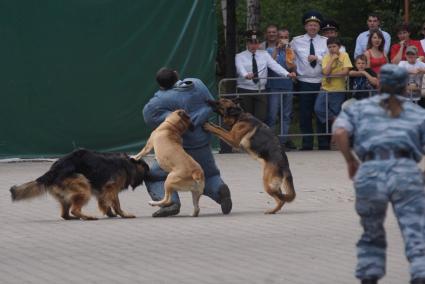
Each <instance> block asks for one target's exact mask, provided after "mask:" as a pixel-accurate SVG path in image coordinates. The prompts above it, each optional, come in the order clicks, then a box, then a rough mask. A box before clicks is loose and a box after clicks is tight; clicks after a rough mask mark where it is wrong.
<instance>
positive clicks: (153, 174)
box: [145, 145, 224, 204]
mask: <svg viewBox="0 0 425 284" xmlns="http://www.w3.org/2000/svg"><path fill="white" fill-rule="evenodd" d="M185 151H186V152H187V153H188V154H189V155H190V156H192V158H193V159H194V160H195V161H196V162H198V163H199V165H200V166H201V167H202V169H203V170H204V175H205V188H204V195H206V196H208V197H210V198H211V199H213V200H214V201H215V202H217V203H219V201H220V194H219V190H220V186H221V185H223V184H224V181H223V180H222V179H221V177H220V171H219V170H218V168H217V166H216V164H215V161H214V157H213V154H212V152H211V148H210V146H209V145H208V146H204V147H202V148H198V149H185ZM167 175H168V173H167V172H165V171H163V170H162V169H161V168H160V167H159V165H158V163H157V162H156V161H155V162H154V164H153V165H151V166H150V171H149V177H148V180H147V181H146V182H145V183H146V187H147V189H148V193H149V195H150V196H151V198H152V200H155V201H157V200H161V199H162V198H163V197H164V182H165V179H166V178H167ZM171 200H172V201H173V203H178V204H180V199H179V196H178V194H177V192H173V195H172V197H171Z"/></svg>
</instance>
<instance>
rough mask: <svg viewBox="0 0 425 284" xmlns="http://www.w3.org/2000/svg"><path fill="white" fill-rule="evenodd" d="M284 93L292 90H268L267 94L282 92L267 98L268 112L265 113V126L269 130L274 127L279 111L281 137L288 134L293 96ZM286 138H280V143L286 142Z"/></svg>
mask: <svg viewBox="0 0 425 284" xmlns="http://www.w3.org/2000/svg"><path fill="white" fill-rule="evenodd" d="M285 91H292V90H283V89H274V88H271V89H268V90H267V92H282V94H273V95H269V96H268V104H267V106H268V111H267V120H266V124H267V125H268V126H269V127H270V128H274V127H275V126H276V116H277V114H278V113H279V109H280V110H281V122H280V124H281V135H287V134H288V132H289V126H290V125H291V114H292V100H293V94H285ZM287 139H288V138H287V137H285V136H284V137H282V139H280V140H281V143H285V142H286V141H287Z"/></svg>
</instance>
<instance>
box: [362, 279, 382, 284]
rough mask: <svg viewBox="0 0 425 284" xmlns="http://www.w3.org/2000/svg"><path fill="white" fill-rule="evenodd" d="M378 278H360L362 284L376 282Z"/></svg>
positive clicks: (375, 283)
mask: <svg viewBox="0 0 425 284" xmlns="http://www.w3.org/2000/svg"><path fill="white" fill-rule="evenodd" d="M377 283H378V279H376V278H371V279H362V284H377Z"/></svg>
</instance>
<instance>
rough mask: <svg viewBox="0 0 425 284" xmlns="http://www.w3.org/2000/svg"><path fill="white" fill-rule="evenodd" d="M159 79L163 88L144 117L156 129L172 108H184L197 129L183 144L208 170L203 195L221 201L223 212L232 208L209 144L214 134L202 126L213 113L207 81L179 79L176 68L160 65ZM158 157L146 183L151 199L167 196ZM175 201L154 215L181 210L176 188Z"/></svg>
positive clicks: (188, 132) (184, 138) (168, 213)
mask: <svg viewBox="0 0 425 284" xmlns="http://www.w3.org/2000/svg"><path fill="white" fill-rule="evenodd" d="M156 81H157V83H158V84H159V87H160V89H159V90H158V91H157V92H156V93H155V94H154V96H153V97H152V98H151V99H150V100H149V102H148V103H147V104H146V105H145V106H144V108H143V117H144V120H145V122H146V124H147V125H148V126H150V127H152V128H153V129H154V128H156V127H157V126H159V124H161V123H162V122H163V121H164V120H165V118H166V117H167V116H168V114H170V113H171V112H173V111H175V110H177V109H184V110H185V111H186V112H187V113H188V114H189V116H190V118H191V120H192V122H193V124H194V126H195V130H194V131H187V132H186V133H184V135H183V148H184V149H185V151H186V152H187V153H188V154H189V155H190V156H192V158H194V159H195V161H197V162H198V163H199V164H200V165H201V167H202V169H203V170H204V174H205V189H204V195H206V196H208V197H210V198H211V199H213V200H214V201H215V202H217V203H218V204H220V205H221V210H222V212H223V214H229V213H230V211H231V210H232V200H231V198H230V190H229V187H228V186H227V185H226V184H225V183H224V181H223V180H222V179H221V177H220V171H219V170H218V168H217V166H216V164H215V161H214V157H213V155H212V152H211V148H210V140H211V134H210V133H208V132H206V131H204V130H203V129H202V125H203V124H204V123H205V122H207V121H208V118H209V117H210V116H211V115H212V109H211V107H210V106H209V105H208V104H207V103H206V101H207V100H208V99H210V100H212V99H213V97H212V95H211V93H210V92H209V90H208V88H207V87H206V86H205V84H204V83H203V82H202V81H201V80H199V79H195V78H187V79H184V80H179V75H178V73H177V72H176V71H175V70H172V69H169V68H161V69H160V70H159V71H158V72H157V74H156ZM167 174H168V173H166V172H164V171H163V170H162V169H161V168H160V167H159V165H158V163H157V162H156V161H155V163H154V164H153V165H152V166H151V170H150V174H149V177H148V180H147V181H146V187H147V189H148V193H149V195H150V196H151V198H152V200H161V199H162V198H163V196H164V182H165V179H166V177H167ZM172 201H173V203H172V204H171V205H170V206H167V207H162V208H160V209H159V210H158V211H156V212H155V213H153V215H152V216H153V217H167V216H172V215H177V214H178V213H179V212H180V200H179V196H178V194H177V193H176V192H174V193H173V195H172Z"/></svg>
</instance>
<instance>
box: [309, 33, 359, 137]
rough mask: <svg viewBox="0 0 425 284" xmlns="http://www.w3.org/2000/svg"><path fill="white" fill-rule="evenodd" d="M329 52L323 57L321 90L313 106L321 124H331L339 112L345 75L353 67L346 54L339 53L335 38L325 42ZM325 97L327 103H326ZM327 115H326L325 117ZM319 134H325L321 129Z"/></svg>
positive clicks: (338, 41)
mask: <svg viewBox="0 0 425 284" xmlns="http://www.w3.org/2000/svg"><path fill="white" fill-rule="evenodd" d="M327 45H328V50H329V52H328V53H327V54H326V55H325V56H324V57H323V61H322V72H323V75H324V76H331V77H324V78H323V80H322V90H324V91H325V92H321V93H320V94H319V95H318V97H317V99H316V103H315V106H314V111H315V113H316V116H317V118H318V119H319V120H320V122H321V123H326V120H329V121H330V122H331V123H332V122H333V121H334V120H335V118H336V116H337V115H338V114H339V112H340V111H341V105H342V103H343V102H344V100H345V90H346V87H345V86H346V75H348V72H349V71H350V68H352V67H353V65H352V64H351V61H350V58H349V56H348V54H347V53H346V52H340V51H339V49H340V48H341V41H340V40H339V39H338V38H337V37H331V38H329V39H328V40H327ZM326 97H327V103H326ZM326 114H328V115H326ZM321 132H322V133H323V132H327V129H322V130H321Z"/></svg>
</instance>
